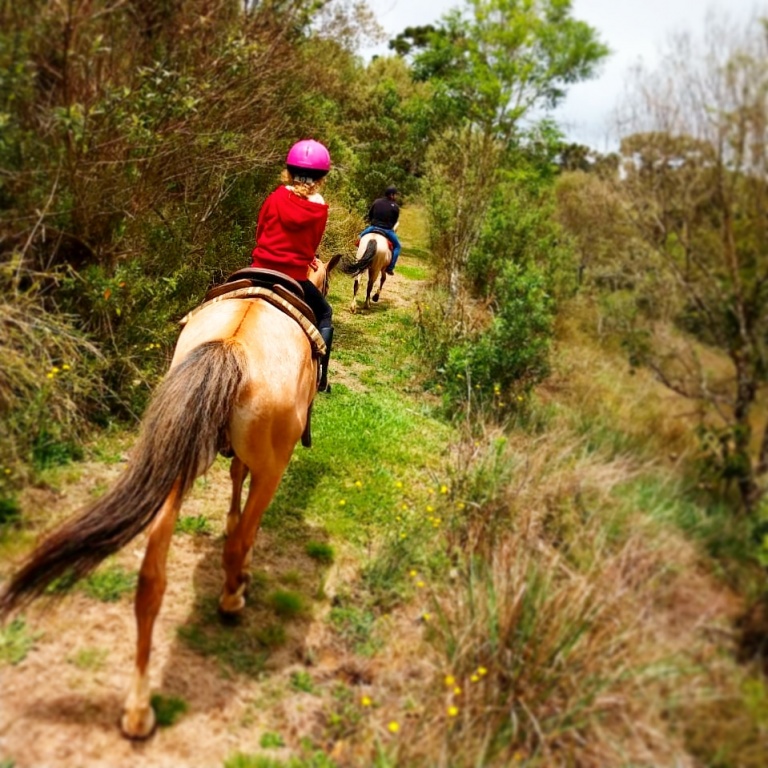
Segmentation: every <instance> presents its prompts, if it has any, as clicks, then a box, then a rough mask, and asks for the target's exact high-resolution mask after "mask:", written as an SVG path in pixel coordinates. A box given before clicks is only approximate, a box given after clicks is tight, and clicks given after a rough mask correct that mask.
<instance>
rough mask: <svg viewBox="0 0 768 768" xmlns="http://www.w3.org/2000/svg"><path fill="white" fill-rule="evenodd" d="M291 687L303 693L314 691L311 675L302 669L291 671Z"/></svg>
mask: <svg viewBox="0 0 768 768" xmlns="http://www.w3.org/2000/svg"><path fill="white" fill-rule="evenodd" d="M291 689H292V690H294V691H302V692H303V693H314V692H315V682H314V680H313V679H312V675H310V674H309V672H305V671H304V670H302V671H300V672H291Z"/></svg>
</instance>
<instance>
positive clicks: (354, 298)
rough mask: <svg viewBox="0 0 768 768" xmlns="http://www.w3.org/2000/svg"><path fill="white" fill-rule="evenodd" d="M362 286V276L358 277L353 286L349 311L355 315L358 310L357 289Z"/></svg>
mask: <svg viewBox="0 0 768 768" xmlns="http://www.w3.org/2000/svg"><path fill="white" fill-rule="evenodd" d="M359 287H360V278H359V277H356V278H355V282H354V284H353V286H352V303H351V304H350V305H349V311H350V312H351V313H352V314H353V315H354V314H355V312H357V289H358V288H359Z"/></svg>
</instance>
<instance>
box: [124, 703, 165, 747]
mask: <svg viewBox="0 0 768 768" xmlns="http://www.w3.org/2000/svg"><path fill="white" fill-rule="evenodd" d="M156 727H157V718H156V717H155V711H154V710H153V709H152V706H151V705H150V706H147V707H141V708H139V709H132V710H126V711H125V712H124V713H123V716H122V717H121V718H120V730H121V731H122V732H123V736H125V737H126V738H127V739H133V740H134V741H142V740H143V739H148V738H149V737H150V736H151V735H152V734H153V733H154V732H155V728H156Z"/></svg>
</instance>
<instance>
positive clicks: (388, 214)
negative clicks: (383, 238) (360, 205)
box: [368, 197, 400, 229]
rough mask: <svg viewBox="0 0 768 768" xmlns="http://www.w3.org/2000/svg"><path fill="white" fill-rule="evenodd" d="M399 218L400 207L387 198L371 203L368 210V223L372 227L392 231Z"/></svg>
mask: <svg viewBox="0 0 768 768" xmlns="http://www.w3.org/2000/svg"><path fill="white" fill-rule="evenodd" d="M399 217H400V206H399V205H398V204H397V203H396V202H395V201H394V200H390V199H389V198H388V197H380V198H379V199H378V200H374V201H373V205H372V206H371V207H370V208H369V209H368V221H369V223H370V225H371V226H372V227H381V228H382V229H394V228H395V224H397V220H398V218H399Z"/></svg>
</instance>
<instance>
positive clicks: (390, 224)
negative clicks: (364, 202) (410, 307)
mask: <svg viewBox="0 0 768 768" xmlns="http://www.w3.org/2000/svg"><path fill="white" fill-rule="evenodd" d="M396 197H397V189H396V188H395V187H387V188H386V189H385V190H384V197H379V198H377V199H376V200H374V201H373V204H372V205H371V207H370V208H369V209H368V215H367V216H366V218H367V220H368V226H367V227H366V228H365V229H364V230H363V231H362V232H361V233H360V237H362V236H363V235H367V234H369V233H370V232H373V231H374V230H378V231H380V232H383V233H384V234H385V235H386V236H387V239H388V240H389V242H390V243H392V245H393V246H394V249H393V251H392V261H390V262H389V266H388V267H387V270H386V272H387V274H388V275H393V274H394V273H395V264H397V257H398V256H399V255H400V250H401V249H402V246H401V245H400V241H399V240H398V239H397V235H396V234H395V226H396V225H397V220H398V219H399V218H400V206H399V205H398V204H397V203H396V202H395V198H396Z"/></svg>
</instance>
